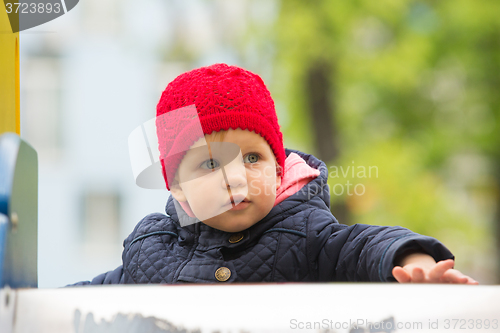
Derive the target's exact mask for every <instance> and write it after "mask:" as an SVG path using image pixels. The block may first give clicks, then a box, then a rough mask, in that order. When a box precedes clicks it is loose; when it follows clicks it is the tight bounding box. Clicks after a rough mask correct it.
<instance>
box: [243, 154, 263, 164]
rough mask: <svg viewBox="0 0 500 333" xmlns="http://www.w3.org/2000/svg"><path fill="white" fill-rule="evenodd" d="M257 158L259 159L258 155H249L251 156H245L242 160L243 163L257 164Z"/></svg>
mask: <svg viewBox="0 0 500 333" xmlns="http://www.w3.org/2000/svg"><path fill="white" fill-rule="evenodd" d="M259 158H260V156H259V154H256V153H251V154H248V155H245V157H244V158H243V160H244V162H245V163H257V162H258V161H259Z"/></svg>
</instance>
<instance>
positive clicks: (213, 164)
mask: <svg viewBox="0 0 500 333" xmlns="http://www.w3.org/2000/svg"><path fill="white" fill-rule="evenodd" d="M200 167H201V168H202V169H210V170H213V169H217V168H218V167H219V162H217V161H216V160H213V159H209V160H206V161H204V162H203V163H201V165H200Z"/></svg>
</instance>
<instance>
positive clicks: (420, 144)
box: [272, 0, 500, 282]
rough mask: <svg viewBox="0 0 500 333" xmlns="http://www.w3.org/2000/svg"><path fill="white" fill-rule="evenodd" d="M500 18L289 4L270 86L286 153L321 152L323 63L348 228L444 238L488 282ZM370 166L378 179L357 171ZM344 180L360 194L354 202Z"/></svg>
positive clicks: (427, 8)
mask: <svg viewBox="0 0 500 333" xmlns="http://www.w3.org/2000/svg"><path fill="white" fill-rule="evenodd" d="M499 14H500V2H499V1H496V0H481V1H474V0H456V1H451V0H447V1H439V2H436V1H409V0H406V1H404V0H381V1H375V2H374V1H370V0H357V1H340V0H334V1H332V0H315V1H298V0H287V1H282V2H281V4H280V10H279V18H278V20H277V21H276V26H275V27H274V31H275V32H276V34H275V35H274V38H275V45H276V50H277V54H276V67H275V68H276V72H275V78H276V79H275V80H274V81H273V82H274V84H273V87H272V89H273V92H274V96H275V98H276V100H277V105H278V112H281V113H282V114H286V117H287V121H286V123H285V125H284V126H283V130H284V134H285V143H286V145H287V146H288V147H291V148H297V149H302V150H304V151H307V152H312V153H317V147H318V140H320V139H321V138H318V137H317V136H315V126H314V119H313V117H312V116H311V115H312V114H313V112H312V110H311V105H312V104H311V103H309V101H308V100H309V99H310V98H311V97H310V95H311V94H310V92H309V93H308V86H307V85H310V81H309V80H308V75H309V73H310V70H311V67H312V66H313V65H314V64H327V66H325V68H328V72H327V75H328V77H329V78H330V85H329V86H328V91H329V96H330V100H329V103H330V105H329V107H330V110H331V115H332V118H331V120H330V122H331V125H332V130H333V131H334V132H335V135H334V137H333V139H332V140H335V142H330V144H331V145H332V147H337V146H338V148H339V152H340V153H339V155H335V156H334V157H333V158H332V159H331V160H326V161H325V162H327V164H328V165H329V167H330V170H331V171H332V172H331V176H330V182H329V184H330V187H331V190H332V203H333V204H336V203H342V204H344V205H345V206H346V207H347V209H348V211H349V219H348V220H347V222H349V223H370V224H381V225H402V226H405V227H408V228H410V229H412V230H414V231H416V232H420V233H423V234H427V235H431V236H435V237H438V238H439V239H441V240H443V242H445V243H446V244H447V245H448V246H449V247H450V249H451V250H452V251H454V252H455V254H456V255H457V258H458V261H457V264H458V265H460V263H463V264H464V266H465V269H464V270H466V271H468V272H469V273H470V274H476V275H475V276H477V275H480V276H479V277H478V278H481V277H483V276H484V278H485V279H486V280H488V281H490V282H493V281H495V280H494V278H493V277H491V276H488V273H489V272H488V269H487V267H488V266H489V265H490V264H492V263H493V262H494V261H496V260H495V258H496V254H495V251H496V250H495V249H494V248H495V238H499V239H500V233H499V232H498V230H500V228H496V225H499V224H500V215H495V214H496V213H495V207H498V206H500V205H499V203H500V199H499V197H500V196H499V195H498V192H499V188H500V94H499V93H498V90H499V88H500V20H499V19H498V17H499ZM278 78H279V80H278ZM370 166H374V167H377V168H378V174H377V177H375V176H374V175H373V174H372V176H368V175H365V176H364V177H363V174H362V173H359V172H360V171H361V170H362V169H363V167H364V168H365V169H366V170H368V168H369V167H370ZM341 167H343V171H344V173H343V174H342V172H339V173H338V174H335V168H337V169H340V168H341ZM348 167H351V168H354V170H355V171H356V172H355V173H354V175H353V174H352V170H353V169H350V172H345V171H346V169H347V168H348ZM347 182H349V184H351V185H352V186H351V188H350V189H351V193H352V191H353V190H354V186H355V185H357V184H361V185H363V186H362V187H361V186H358V187H357V190H358V193H360V192H361V189H364V192H363V194H362V195H356V194H352V195H349V194H347V185H346V184H347ZM340 185H342V188H343V190H344V191H343V193H342V194H340V189H341V187H340ZM334 190H336V193H334ZM336 194H339V195H336ZM334 207H335V206H334ZM333 213H334V214H335V213H336V212H335V211H333ZM495 216H496V217H495ZM341 222H342V221H341ZM495 233H497V235H495ZM497 248H498V246H497Z"/></svg>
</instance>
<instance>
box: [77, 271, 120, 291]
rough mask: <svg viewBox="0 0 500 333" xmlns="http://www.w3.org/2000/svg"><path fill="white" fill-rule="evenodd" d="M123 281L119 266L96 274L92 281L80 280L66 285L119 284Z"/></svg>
mask: <svg viewBox="0 0 500 333" xmlns="http://www.w3.org/2000/svg"><path fill="white" fill-rule="evenodd" d="M121 283H123V267H122V266H119V267H118V268H116V269H115V270H114V271H109V272H107V273H103V274H101V275H98V276H96V277H95V278H93V279H92V281H81V282H78V283H75V284H71V285H68V286H67V287H76V286H90V285H99V284H121Z"/></svg>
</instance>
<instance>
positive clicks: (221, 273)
mask: <svg viewBox="0 0 500 333" xmlns="http://www.w3.org/2000/svg"><path fill="white" fill-rule="evenodd" d="M230 277H231V271H230V270H229V268H227V267H219V268H218V269H217V270H216V271H215V278H216V279H217V280H218V281H220V282H225V281H227V280H229V278H230Z"/></svg>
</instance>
